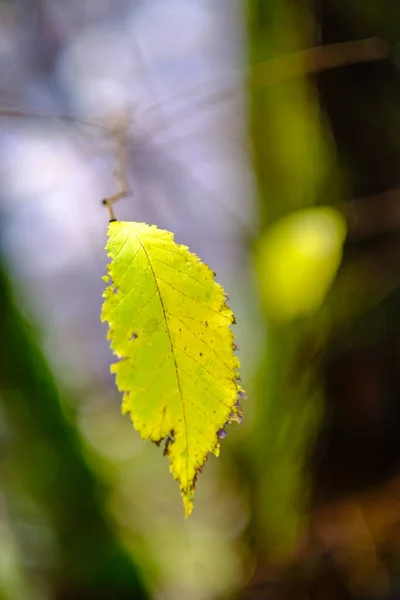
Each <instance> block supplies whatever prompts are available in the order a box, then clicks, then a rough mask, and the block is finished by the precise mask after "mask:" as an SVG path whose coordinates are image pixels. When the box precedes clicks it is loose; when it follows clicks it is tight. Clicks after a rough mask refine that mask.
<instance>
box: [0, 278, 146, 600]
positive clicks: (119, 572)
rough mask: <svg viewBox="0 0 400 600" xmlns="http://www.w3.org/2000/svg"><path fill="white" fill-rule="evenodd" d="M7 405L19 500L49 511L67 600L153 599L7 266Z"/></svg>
mask: <svg viewBox="0 0 400 600" xmlns="http://www.w3.org/2000/svg"><path fill="white" fill-rule="evenodd" d="M0 312H1V315H2V335H1V341H0V356H1V360H0V385H1V390H2V391H1V396H0V398H1V403H2V408H3V411H4V415H5V418H6V420H7V423H8V425H9V427H10V430H11V435H12V439H11V440H10V444H11V447H12V454H11V457H12V458H11V461H10V464H8V465H7V470H9V471H10V485H12V488H11V490H12V496H11V498H12V499H13V501H12V505H11V506H10V510H11V511H12V510H13V509H14V508H15V507H14V506H13V505H14V504H15V503H17V504H18V502H23V498H24V494H26V493H28V494H29V495H32V496H33V498H34V499H35V500H36V501H37V502H38V504H39V506H40V509H41V510H44V511H45V512H46V516H47V518H48V519H49V521H50V526H51V529H52V535H53V536H54V538H55V552H56V556H57V569H56V572H55V573H53V574H52V579H53V578H54V580H55V581H54V585H55V586H56V589H58V592H57V597H60V598H66V599H67V598H80V597H81V598H109V597H111V596H112V597H113V598H128V597H129V598H130V597H132V595H134V597H135V598H146V597H147V594H146V592H145V590H144V588H143V585H142V583H141V580H140V576H139V573H138V568H137V567H136V566H135V565H134V564H133V562H132V560H131V558H130V557H129V555H128V553H127V552H126V551H125V550H124V549H123V547H122V546H121V544H120V542H119V541H118V539H117V537H116V535H115V533H114V530H113V525H112V522H111V519H110V517H109V516H107V512H106V488H105V486H104V484H103V483H101V482H100V481H99V479H98V477H97V476H96V474H95V473H94V472H93V471H92V469H91V467H90V466H89V464H88V461H87V459H86V458H85V455H84V452H83V448H82V444H81V442H80V440H79V437H78V435H77V432H76V430H75V428H74V426H73V425H72V423H70V422H69V421H68V420H67V418H66V416H65V414H64V413H63V410H62V406H61V402H60V396H59V392H58V390H57V386H56V383H55V381H54V379H53V377H52V375H51V373H50V372H49V369H48V367H47V365H46V362H45V360H44V358H43V355H42V353H41V351H40V350H39V348H38V346H37V343H36V341H35V336H34V333H33V331H32V329H31V328H30V327H29V326H28V325H27V323H26V322H25V320H24V318H23V317H22V316H21V314H20V313H19V311H18V308H17V307H16V306H15V303H14V299H13V296H12V293H11V290H10V286H9V282H8V281H7V278H6V274H5V272H4V269H3V268H2V269H1V270H0Z"/></svg>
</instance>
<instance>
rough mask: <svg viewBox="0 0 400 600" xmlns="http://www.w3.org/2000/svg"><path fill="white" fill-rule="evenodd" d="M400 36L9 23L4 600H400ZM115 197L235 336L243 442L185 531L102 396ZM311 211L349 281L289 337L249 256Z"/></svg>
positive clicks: (254, 24)
mask: <svg viewBox="0 0 400 600" xmlns="http://www.w3.org/2000/svg"><path fill="white" fill-rule="evenodd" d="M399 33H400V10H399V3H398V1H397V0H247V1H246V2H239V1H237V0H218V2H216V1H215V0H214V1H212V0H169V1H168V2H166V1H165V0H116V1H114V2H111V0H80V1H79V2H77V1H76V0H70V1H69V2H62V1H61V0H15V1H11V0H10V1H5V0H2V1H0V180H1V186H0V323H1V335H0V599H1V600H3V599H4V600H25V599H26V600H31V599H32V600H72V599H77V600H81V599H82V600H91V599H96V600H125V599H126V600H127V599H131V598H132V599H133V598H135V599H136V598H137V599H143V600H144V599H147V598H149V599H150V598H155V599H156V600H176V599H181V598H185V599H188V600H205V599H222V598H226V599H228V598H232V599H234V598H236V599H238V600H239V599H240V600H253V599H254V600H258V599H259V598H266V599H271V600H275V599H279V600H280V599H290V600H291V599H292V598H293V599H294V598H296V599H303V598H304V599H311V598H312V599H318V600H319V599H321V600H322V599H328V600H330V599H332V600H336V599H338V600H341V599H346V600H347V599H363V600H364V599H368V598H378V599H385V600H386V599H395V598H398V597H400V464H399V459H400V436H399V434H400V405H399V402H400V398H399V395H400V378H399V365H400V326H399V318H398V317H399V291H398V283H399V265H400V234H399V231H400V208H399V206H400V204H399V202H400V192H399V190H400V181H399V173H400V169H399V165H400V161H399V159H400V74H399V69H400V44H399V41H400V35H399ZM123 188H127V189H128V191H129V194H128V195H127V197H126V198H124V199H123V200H121V201H120V202H119V203H118V204H116V205H115V210H116V213H117V217H118V218H119V219H129V220H135V221H146V222H148V223H155V224H157V225H158V226H160V227H163V228H166V229H169V230H171V231H174V233H175V237H176V240H177V241H178V242H180V243H185V244H187V245H189V246H190V248H191V249H192V250H194V251H195V252H196V253H197V254H199V255H200V256H201V258H202V259H203V260H204V261H205V262H206V263H207V264H209V265H210V267H211V268H212V269H213V270H214V271H216V273H217V280H218V281H219V282H220V283H221V284H222V285H224V287H225V289H226V291H227V292H228V294H229V298H230V305H231V307H232V309H233V311H234V313H235V315H236V320H237V325H236V326H235V333H236V335H237V342H238V345H239V349H240V350H239V358H240V361H241V365H242V368H241V375H242V380H243V387H244V388H245V389H246V391H247V392H248V401H247V403H246V404H245V406H244V411H245V412H244V421H243V423H242V425H241V426H240V427H237V426H232V427H231V428H229V431H228V437H227V439H226V440H224V441H223V444H222V448H221V456H220V457H219V458H218V459H215V458H211V459H210V460H209V461H208V463H207V466H206V468H205V469H204V472H203V474H202V476H201V478H200V479H199V482H198V489H197V492H196V494H197V495H196V498H195V507H194V512H193V514H192V516H191V517H190V519H189V520H188V521H185V520H184V516H183V510H182V507H181V502H180V498H179V489H178V487H177V485H176V484H175V483H174V482H173V481H172V478H171V477H170V474H169V472H168V463H167V460H166V459H165V458H164V459H163V457H162V453H161V452H160V450H159V449H158V448H156V447H155V446H154V445H152V444H150V443H145V442H143V441H142V440H141V439H140V438H139V435H138V434H137V433H136V432H135V431H134V430H133V429H132V426H131V424H130V422H129V419H128V418H127V417H123V416H122V415H121V414H120V401H121V398H120V396H119V394H118V393H117V391H116V390H115V386H114V381H113V377H112V376H111V375H110V374H109V365H110V362H111V359H112V357H111V355H110V352H109V349H108V343H107V340H106V330H105V328H104V327H103V326H102V324H101V323H100V319H99V315H100V308H101V303H102V298H101V294H102V289H103V282H102V281H101V276H102V275H103V274H104V271H105V264H106V256H105V252H104V246H105V241H106V230H107V220H108V217H107V214H106V212H105V209H104V207H103V206H102V205H101V199H102V198H104V197H107V196H110V195H112V194H114V193H117V192H119V191H121V190H122V189H123ZM315 206H333V207H335V208H336V209H337V210H338V211H339V212H340V213H341V214H342V215H343V217H344V218H345V220H346V223H347V236H346V240H345V243H344V246H343V260H342V262H341V265H340V267H339V269H338V271H337V273H336V274H335V279H334V283H333V285H332V286H331V287H330V289H329V290H328V292H327V293H326V294H325V295H324V299H323V302H321V303H320V305H319V306H318V307H317V308H316V310H314V311H313V312H312V313H310V314H307V315H300V316H299V317H298V318H295V319H291V320H286V321H285V320H284V321H279V320H276V319H275V318H274V316H273V314H271V313H270V311H269V310H268V309H267V308H266V305H265V302H264V298H263V295H264V294H265V290H268V285H269V282H270V279H269V278H270V273H268V269H266V270H263V268H262V267H263V265H262V264H261V268H260V260H259V256H260V250H259V249H260V244H262V243H263V240H265V239H267V238H268V234H269V231H270V227H271V225H272V224H274V223H275V222H276V221H279V220H280V219H281V218H283V217H285V216H286V215H290V214H292V213H295V212H296V211H301V210H303V209H305V208H313V207H315ZM319 234H320V236H322V237H324V236H327V235H328V234H327V232H325V231H323V230H321V231H320V232H319ZM304 235H306V234H304ZM288 252H289V250H288V247H287V246H285V244H284V243H283V241H282V244H281V246H280V247H279V248H278V250H277V252H276V257H275V258H274V260H275V259H276V264H277V265H279V264H280V261H281V260H282V258H284V257H285V256H286V253H288ZM314 258H315V261H314V263H312V262H311V263H310V276H309V277H308V280H307V281H308V283H307V285H309V286H311V287H313V286H318V285H319V283H318V282H319V281H320V274H319V273H318V272H317V268H316V267H315V266H314V267H313V266H312V265H313V264H315V265H316V264H317V262H316V259H317V258H318V257H314ZM256 265H258V268H256ZM320 268H321V267H320ZM314 269H315V273H314ZM291 275H292V277H293V278H294V273H293V271H290V270H289V271H288V272H287V277H288V278H289V279H290V277H291ZM310 282H311V283H310ZM307 285H306V284H304V285H302V284H301V283H300V284H299V285H298V287H297V288H293V289H292V292H291V294H292V297H291V298H290V302H291V305H292V306H293V309H294V311H295V310H296V307H297V306H298V303H299V302H300V300H299V299H300V298H301V297H303V296H304V294H306V293H307V289H304V288H307ZM282 301H283V299H282Z"/></svg>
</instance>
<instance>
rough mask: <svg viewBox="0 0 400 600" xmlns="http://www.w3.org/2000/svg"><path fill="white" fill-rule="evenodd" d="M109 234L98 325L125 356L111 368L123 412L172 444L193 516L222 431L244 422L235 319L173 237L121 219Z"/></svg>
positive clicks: (145, 432) (175, 470)
mask: <svg viewBox="0 0 400 600" xmlns="http://www.w3.org/2000/svg"><path fill="white" fill-rule="evenodd" d="M108 237H109V239H108V243H107V246H106V250H107V253H108V256H109V257H110V258H111V263H110V264H109V265H108V274H109V277H110V279H111V283H110V285H109V286H108V287H107V289H106V290H105V292H104V294H103V296H104V298H105V300H104V303H103V307H102V314H101V320H102V321H107V322H108V324H109V333H108V338H109V339H110V347H111V349H112V351H113V352H114V354H115V355H116V356H117V357H118V358H120V360H119V362H117V363H114V364H113V365H112V367H111V370H112V372H113V373H115V374H116V384H117V387H118V390H119V391H120V392H122V393H123V402H122V410H123V412H124V413H126V412H128V413H130V416H131V419H132V422H133V424H134V427H135V429H137V430H138V431H139V433H140V435H141V436H142V437H143V438H144V439H151V440H152V441H154V442H155V443H157V444H159V443H160V442H161V440H162V439H166V440H167V441H166V447H165V450H164V454H168V456H169V459H170V471H171V473H172V475H173V477H174V479H176V480H177V481H178V482H179V484H180V488H181V495H182V500H183V504H184V508H185V515H186V517H188V516H189V514H190V512H191V510H192V507H193V494H194V489H195V484H196V480H197V475H198V473H199V472H200V471H201V469H202V468H203V465H204V463H205V461H206V459H207V456H208V454H209V453H210V452H212V453H214V454H215V455H217V456H218V454H219V433H220V432H221V431H222V430H223V428H224V427H225V425H226V424H227V423H228V422H231V421H237V422H240V421H241V415H242V410H241V407H240V403H239V401H238V398H239V396H240V395H241V394H242V393H243V391H242V390H241V388H240V387H239V385H238V383H237V380H238V369H239V366H240V365H239V360H238V359H237V357H236V356H235V354H234V341H233V340H234V335H233V333H232V331H231V330H230V327H229V326H230V325H231V324H232V323H233V322H234V317H233V314H232V311H231V310H230V308H229V307H228V306H227V304H226V297H225V293H224V290H223V289H222V287H221V286H220V285H218V284H217V283H216V282H215V281H214V274H213V272H212V271H211V270H210V269H209V268H208V267H207V265H205V264H204V263H202V262H201V261H200V259H199V258H198V257H197V256H196V255H194V254H192V253H191V252H190V251H189V249H188V248H187V247H186V246H183V245H178V244H176V243H175V242H174V239H173V234H172V233H170V232H168V231H164V230H160V229H158V228H157V227H155V226H154V225H146V224H144V223H127V222H119V221H116V222H112V223H110V225H109V229H108Z"/></svg>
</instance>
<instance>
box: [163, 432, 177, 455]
mask: <svg viewBox="0 0 400 600" xmlns="http://www.w3.org/2000/svg"><path fill="white" fill-rule="evenodd" d="M174 442H175V432H174V430H173V429H171V431H170V432H169V435H167V437H166V440H165V448H164V452H163V456H169V447H170V445H171V444H173V443H174Z"/></svg>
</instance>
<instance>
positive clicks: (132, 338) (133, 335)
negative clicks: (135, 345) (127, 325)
mask: <svg viewBox="0 0 400 600" xmlns="http://www.w3.org/2000/svg"><path fill="white" fill-rule="evenodd" d="M137 337H138V334H137V333H136V331H134V332H133V333H132V335H131V337H130V338H129V341H131V342H132V341H133V340H136V338H137Z"/></svg>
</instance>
